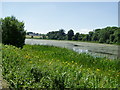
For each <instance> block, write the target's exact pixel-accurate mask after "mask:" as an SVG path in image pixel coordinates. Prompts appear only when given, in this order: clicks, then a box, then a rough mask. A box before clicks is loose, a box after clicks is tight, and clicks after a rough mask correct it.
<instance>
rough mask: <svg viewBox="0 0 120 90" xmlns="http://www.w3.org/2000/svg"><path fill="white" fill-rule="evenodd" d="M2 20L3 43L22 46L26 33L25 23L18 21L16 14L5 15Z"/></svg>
mask: <svg viewBox="0 0 120 90" xmlns="http://www.w3.org/2000/svg"><path fill="white" fill-rule="evenodd" d="M0 22H1V23H0V26H1V27H2V43H3V44H8V45H13V46H16V47H21V48H22V47H23V45H24V42H25V35H26V31H25V30H24V23H23V22H20V21H18V20H17V19H16V18H15V17H14V16H11V17H5V18H4V19H1V20H0Z"/></svg>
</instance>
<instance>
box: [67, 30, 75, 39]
mask: <svg viewBox="0 0 120 90" xmlns="http://www.w3.org/2000/svg"><path fill="white" fill-rule="evenodd" d="M73 36H74V31H73V30H72V29H71V30H69V31H68V34H67V39H68V40H72V37H73Z"/></svg>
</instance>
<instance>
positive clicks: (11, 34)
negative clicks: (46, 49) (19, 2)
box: [0, 16, 120, 48]
mask: <svg viewBox="0 0 120 90" xmlns="http://www.w3.org/2000/svg"><path fill="white" fill-rule="evenodd" d="M24 27H25V26H24V22H23V21H19V20H18V19H16V17H14V16H11V17H5V18H0V35H2V43H3V44H8V45H14V46H16V47H20V48H22V47H23V45H24V44H25V38H26V35H27V34H28V33H26V30H25V29H24ZM1 33H2V34H1ZM41 35H42V36H43V38H42V39H54V40H75V41H94V42H99V43H108V44H113V43H116V44H120V27H106V28H102V29H95V30H93V31H90V32H89V33H88V34H81V33H74V31H73V30H72V29H71V30H69V31H68V32H67V33H65V30H64V29H60V30H59V31H51V32H48V33H47V34H46V35H45V34H41ZM46 37H47V38H46Z"/></svg>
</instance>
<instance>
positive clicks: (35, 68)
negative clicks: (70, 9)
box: [2, 45, 120, 89]
mask: <svg viewBox="0 0 120 90" xmlns="http://www.w3.org/2000/svg"><path fill="white" fill-rule="evenodd" d="M2 64H3V75H4V78H5V79H6V80H7V81H8V82H9V84H10V86H11V87H13V88H19V87H29V88H56V89H58V88H59V89H63V88H118V87H119V84H120V83H119V82H120V81H119V78H120V68H119V64H120V60H110V59H106V58H97V57H96V58H94V57H92V56H90V55H87V54H78V53H77V52H74V51H72V50H69V49H66V48H59V47H54V46H42V45H25V46H24V47H23V49H19V48H16V47H14V46H9V45H3V63H2Z"/></svg>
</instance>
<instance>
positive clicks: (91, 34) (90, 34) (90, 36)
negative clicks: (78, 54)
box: [89, 31, 94, 41]
mask: <svg viewBox="0 0 120 90" xmlns="http://www.w3.org/2000/svg"><path fill="white" fill-rule="evenodd" d="M93 34H94V32H92V31H90V32H89V41H92V36H93Z"/></svg>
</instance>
